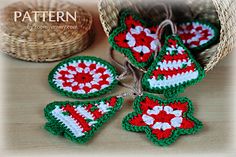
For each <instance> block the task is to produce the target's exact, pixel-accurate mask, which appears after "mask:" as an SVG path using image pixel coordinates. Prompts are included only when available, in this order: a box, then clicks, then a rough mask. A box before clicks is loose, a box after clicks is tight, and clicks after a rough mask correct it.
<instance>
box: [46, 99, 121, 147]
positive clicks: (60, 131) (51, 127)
mask: <svg viewBox="0 0 236 157" xmlns="http://www.w3.org/2000/svg"><path fill="white" fill-rule="evenodd" d="M111 98H112V97H108V98H103V99H101V100H95V101H86V102H80V101H76V102H70V101H64V102H52V103H50V104H48V105H47V106H46V107H45V109H44V115H45V117H46V119H47V120H48V122H47V123H46V124H45V126H44V128H45V129H46V130H47V131H49V132H50V133H52V134H53V135H63V136H64V137H65V138H67V139H69V140H71V141H73V142H75V143H80V144H83V143H86V142H88V141H89V140H90V139H91V138H92V136H94V133H95V132H96V131H98V130H99V129H100V128H101V126H102V125H103V124H104V123H105V122H107V121H108V120H109V119H110V118H111V117H112V116H113V115H114V114H115V113H116V111H118V110H119V109H120V108H121V106H122V103H123V101H124V100H123V98H117V102H116V104H115V107H113V108H112V109H111V110H110V111H109V112H107V113H106V114H104V115H103V116H102V117H101V118H99V119H97V120H96V121H97V123H96V124H94V126H93V127H92V129H91V130H90V131H88V132H84V134H85V135H84V136H81V137H75V136H74V135H73V133H72V132H71V131H70V130H69V129H68V128H67V127H66V126H65V125H64V124H63V123H61V122H60V121H59V120H57V119H56V118H55V117H54V116H53V115H52V114H51V111H52V110H54V109H55V106H60V107H61V106H65V105H67V104H70V105H75V106H85V105H88V104H95V103H98V102H101V101H108V100H110V99H111Z"/></svg>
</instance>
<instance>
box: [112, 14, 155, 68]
mask: <svg viewBox="0 0 236 157" xmlns="http://www.w3.org/2000/svg"><path fill="white" fill-rule="evenodd" d="M156 30H157V26H154V25H153V26H148V25H147V23H145V22H144V21H143V20H142V19H141V18H140V17H139V15H137V14H135V13H133V12H130V11H123V12H122V13H121V14H120V20H119V23H118V26H117V28H115V29H114V30H113V31H112V33H111V34H110V37H109V42H110V44H111V45H112V47H113V48H114V49H115V50H117V51H119V52H121V53H123V54H124V55H125V56H126V57H128V59H129V60H130V62H131V63H132V64H133V65H135V66H137V67H138V68H145V67H146V66H147V65H149V63H150V62H151V61H152V59H153V55H154V52H155V50H156V49H157V46H158V39H157V35H156Z"/></svg>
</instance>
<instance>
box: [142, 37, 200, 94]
mask: <svg viewBox="0 0 236 157" xmlns="http://www.w3.org/2000/svg"><path fill="white" fill-rule="evenodd" d="M204 76H205V73H204V70H203V68H202V67H201V66H200V64H199V63H198V62H197V61H196V60H195V59H194V57H193V56H192V55H191V53H190V52H189V50H188V49H187V48H186V47H185V46H184V44H183V42H182V41H181V39H180V38H179V37H178V36H176V35H174V36H172V35H171V36H168V37H167V38H166V41H165V44H164V46H163V48H162V50H161V52H160V53H159V56H158V57H157V58H156V59H155V61H154V62H153V64H152V65H151V67H150V68H149V69H148V71H147V73H145V74H144V77H143V79H142V86H143V88H144V89H145V90H147V91H149V92H156V93H159V94H164V95H165V97H167V98H169V97H174V96H176V95H177V94H178V93H180V92H183V90H184V88H186V87H188V86H190V85H194V84H196V83H197V82H199V81H201V80H202V79H203V77H204Z"/></svg>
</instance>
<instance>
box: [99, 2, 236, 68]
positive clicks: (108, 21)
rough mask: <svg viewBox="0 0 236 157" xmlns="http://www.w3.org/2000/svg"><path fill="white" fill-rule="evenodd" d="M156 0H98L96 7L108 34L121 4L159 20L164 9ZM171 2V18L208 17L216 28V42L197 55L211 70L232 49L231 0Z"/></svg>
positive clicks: (235, 10) (235, 36)
mask: <svg viewBox="0 0 236 157" xmlns="http://www.w3.org/2000/svg"><path fill="white" fill-rule="evenodd" d="M148 2H151V3H148ZM159 2H160V0H155V1H145V3H143V2H141V1H139V0H136V1H132V0H116V1H114V0H100V1H99V3H98V9H99V13H100V20H101V23H102V26H103V29H104V31H105V33H106V35H107V36H109V34H110V33H111V31H112V29H113V28H114V27H116V26H117V23H118V15H119V12H120V10H121V9H124V8H129V9H130V8H131V9H133V10H135V11H137V12H139V13H140V14H141V15H142V16H144V17H146V16H148V17H149V18H150V17H151V18H152V19H153V20H154V22H160V21H161V20H163V19H164V18H165V17H163V15H164V14H163V12H164V10H163V8H160V3H159ZM150 4H151V5H150ZM171 6H172V11H173V18H172V20H173V21H174V22H181V19H182V20H187V19H193V18H194V19H199V20H204V21H209V22H211V23H212V24H214V25H215V26H217V27H218V28H219V29H220V41H219V43H218V44H216V45H213V46H212V47H210V48H208V49H206V50H205V51H203V52H201V53H199V55H198V56H197V59H198V60H199V61H200V63H201V64H202V65H203V66H204V69H205V71H209V70H211V69H212V68H213V67H214V66H215V65H216V64H217V63H218V62H219V60H220V59H222V58H223V57H225V56H226V55H227V54H228V53H229V52H231V51H232V50H233V48H234V46H235V41H236V28H235V27H234V25H235V24H236V18H235V15H236V1H235V0H223V1H222V0H198V1H196V0H187V1H186V0H185V1H179V2H176V3H175V4H174V5H173V4H171ZM173 6H174V7H173ZM179 8H180V9H179Z"/></svg>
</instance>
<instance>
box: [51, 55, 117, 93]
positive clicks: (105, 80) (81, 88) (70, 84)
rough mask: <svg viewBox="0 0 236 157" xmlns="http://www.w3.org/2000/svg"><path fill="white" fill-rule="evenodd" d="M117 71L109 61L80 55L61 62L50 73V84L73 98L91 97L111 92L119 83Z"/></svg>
mask: <svg viewBox="0 0 236 157" xmlns="http://www.w3.org/2000/svg"><path fill="white" fill-rule="evenodd" d="M116 77H117V72H116V70H115V68H114V67H113V66H112V65H111V64H110V63H108V62H106V61H104V60H102V59H100V58H96V57H89V56H78V57H74V58H70V59H67V60H65V61H63V62H61V63H59V64H58V65H57V66H56V67H55V68H54V69H53V70H52V71H51V72H50V74H49V76H48V82H49V84H50V86H51V87H52V88H53V89H55V90H56V91H57V92H59V93H60V94H62V95H65V96H68V97H72V98H91V97H96V96H100V95H102V94H105V93H107V92H109V91H110V90H111V89H113V88H114V86H115V85H117V83H118V81H117V79H116Z"/></svg>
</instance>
